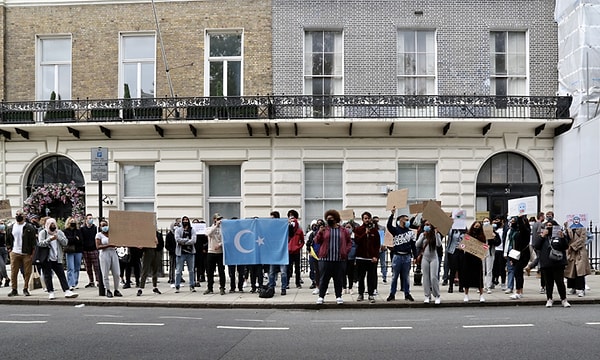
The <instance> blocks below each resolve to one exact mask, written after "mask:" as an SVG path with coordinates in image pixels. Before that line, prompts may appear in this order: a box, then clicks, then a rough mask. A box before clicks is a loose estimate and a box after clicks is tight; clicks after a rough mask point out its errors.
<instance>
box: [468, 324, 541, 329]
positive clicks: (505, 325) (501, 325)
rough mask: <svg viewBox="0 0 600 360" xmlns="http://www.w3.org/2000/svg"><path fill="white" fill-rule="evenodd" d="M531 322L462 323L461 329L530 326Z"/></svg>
mask: <svg viewBox="0 0 600 360" xmlns="http://www.w3.org/2000/svg"><path fill="white" fill-rule="evenodd" d="M532 326H535V325H533V324H496V325H463V329H483V328H512V327H532Z"/></svg>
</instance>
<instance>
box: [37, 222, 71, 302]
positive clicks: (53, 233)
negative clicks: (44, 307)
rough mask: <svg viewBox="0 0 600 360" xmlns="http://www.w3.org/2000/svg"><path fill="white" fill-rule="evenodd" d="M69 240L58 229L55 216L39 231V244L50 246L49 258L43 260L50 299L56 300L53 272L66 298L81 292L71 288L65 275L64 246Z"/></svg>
mask: <svg viewBox="0 0 600 360" xmlns="http://www.w3.org/2000/svg"><path fill="white" fill-rule="evenodd" d="M68 242H69V240H68V239H67V237H66V236H65V234H64V233H63V232H62V231H61V230H59V229H58V227H57V225H56V220H54V219H53V218H48V219H46V222H45V224H44V230H41V231H40V233H39V242H38V245H39V246H42V247H48V248H50V251H49V253H48V258H47V259H46V260H45V261H44V262H42V269H43V271H42V273H43V275H44V282H45V283H46V289H47V290H48V299H49V300H54V299H55V298H56V296H55V295H54V284H53V283H52V272H54V273H55V274H56V277H57V278H58V281H59V282H60V286H61V288H62V290H63V291H64V292H65V297H66V298H76V297H77V296H79V294H77V293H74V292H73V291H71V290H70V289H69V284H68V283H67V277H66V276H65V269H64V268H63V264H62V258H63V250H62V247H63V246H67V244H68Z"/></svg>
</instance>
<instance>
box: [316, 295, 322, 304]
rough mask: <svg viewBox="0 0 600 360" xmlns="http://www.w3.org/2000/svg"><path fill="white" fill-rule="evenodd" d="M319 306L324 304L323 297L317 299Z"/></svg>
mask: <svg viewBox="0 0 600 360" xmlns="http://www.w3.org/2000/svg"><path fill="white" fill-rule="evenodd" d="M317 304H319V305H321V304H323V298H322V297H319V298H318V299H317Z"/></svg>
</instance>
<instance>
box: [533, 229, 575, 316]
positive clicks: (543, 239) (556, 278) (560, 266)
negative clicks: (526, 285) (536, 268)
mask: <svg viewBox="0 0 600 360" xmlns="http://www.w3.org/2000/svg"><path fill="white" fill-rule="evenodd" d="M554 226H558V224H557V223H556V222H555V221H548V222H546V223H544V227H543V229H544V230H542V232H541V236H538V237H537V238H536V240H535V242H534V244H533V246H534V247H535V249H536V250H538V251H539V259H540V262H539V265H540V269H541V271H542V273H543V274H544V280H545V281H546V284H545V285H544V287H545V288H546V299H547V300H546V307H552V303H553V299H552V293H553V292H554V284H555V283H556V290H558V295H559V296H560V300H561V303H562V306H563V307H571V304H569V302H568V301H567V289H566V287H565V281H564V277H565V265H567V254H566V253H565V250H566V249H567V247H568V242H567V239H565V237H564V234H563V232H562V231H558V232H556V233H555V236H553V234H552V228H553V227H554ZM552 250H555V251H557V252H559V254H560V255H559V256H560V259H553V258H552V256H550V252H551V251H552Z"/></svg>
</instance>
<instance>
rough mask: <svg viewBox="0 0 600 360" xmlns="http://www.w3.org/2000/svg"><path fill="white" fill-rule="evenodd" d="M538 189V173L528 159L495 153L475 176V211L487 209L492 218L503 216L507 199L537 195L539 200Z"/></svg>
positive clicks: (539, 188) (479, 211)
mask: <svg viewBox="0 0 600 360" xmlns="http://www.w3.org/2000/svg"><path fill="white" fill-rule="evenodd" d="M541 188H542V184H541V183H540V177H539V174H538V172H537V170H536V169H535V167H534V166H533V163H532V162H531V161H529V159H527V158H525V157H524V156H522V155H519V154H516V153H512V152H503V153H499V154H496V155H494V156H492V157H491V158H489V159H488V160H487V161H486V162H485V163H484V164H483V166H482V167H481V169H480V170H479V174H478V175H477V189H476V194H477V195H476V196H477V203H476V211H477V213H478V214H482V213H483V212H488V216H491V217H492V218H493V217H496V216H505V215H506V214H507V212H508V200H510V199H516V198H521V197H526V196H537V197H538V201H539V195H540V190H541ZM538 207H539V204H538Z"/></svg>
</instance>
